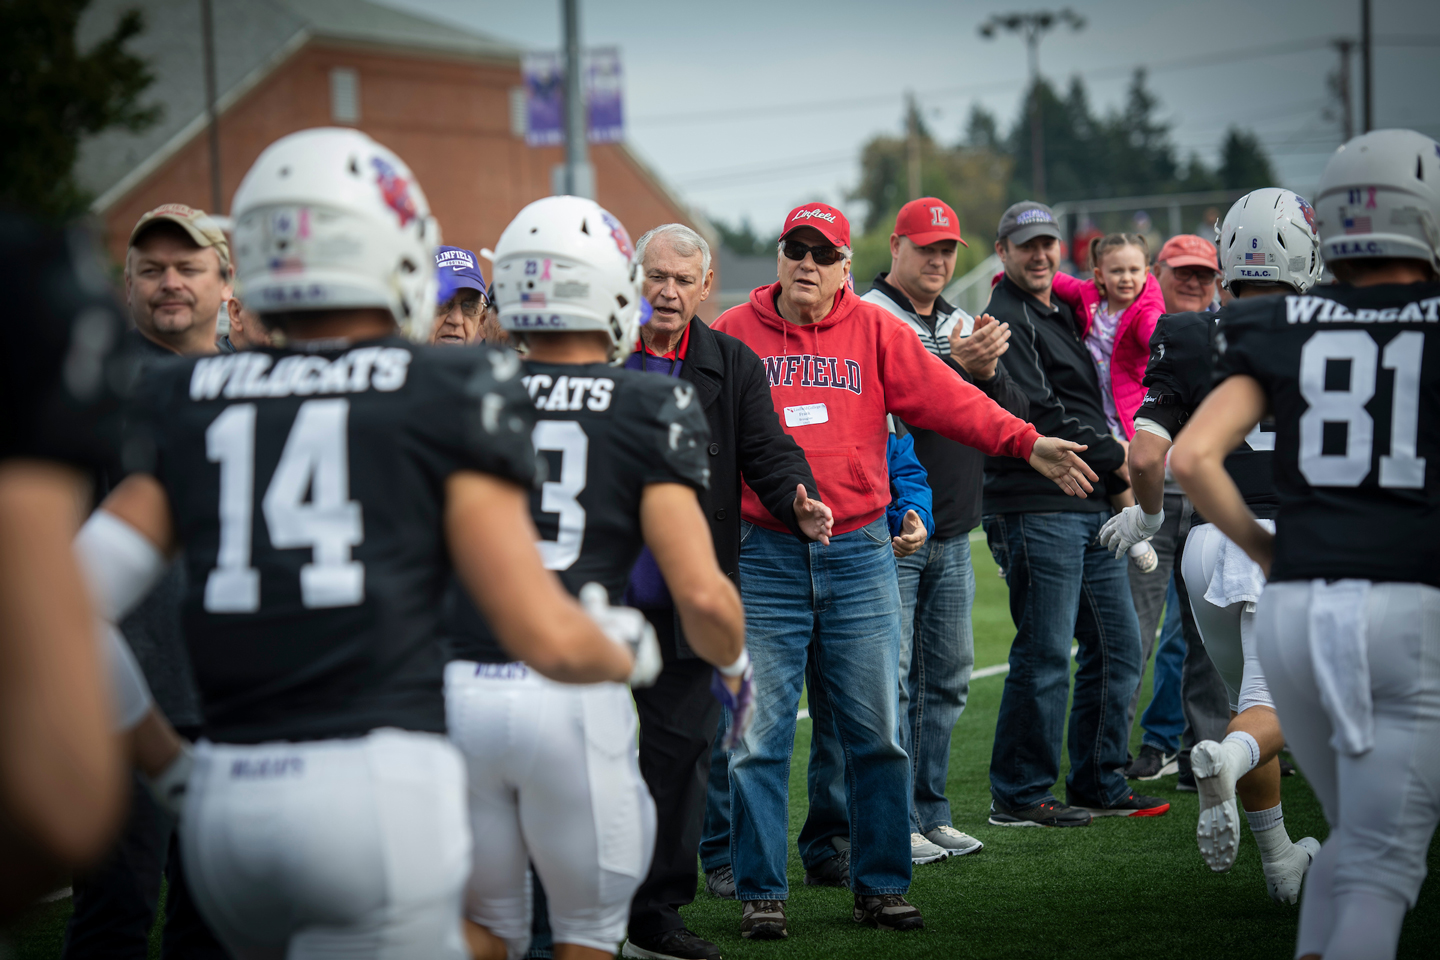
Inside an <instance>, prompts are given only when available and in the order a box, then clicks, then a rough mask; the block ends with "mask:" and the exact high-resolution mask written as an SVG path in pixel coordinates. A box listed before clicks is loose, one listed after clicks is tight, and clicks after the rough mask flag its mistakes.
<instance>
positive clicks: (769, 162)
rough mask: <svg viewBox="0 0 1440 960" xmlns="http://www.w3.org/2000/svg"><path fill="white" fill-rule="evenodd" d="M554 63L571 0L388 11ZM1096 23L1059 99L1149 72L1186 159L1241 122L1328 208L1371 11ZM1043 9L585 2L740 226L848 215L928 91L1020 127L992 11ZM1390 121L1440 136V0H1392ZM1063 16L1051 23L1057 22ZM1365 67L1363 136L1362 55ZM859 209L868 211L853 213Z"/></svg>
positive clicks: (1384, 59)
mask: <svg viewBox="0 0 1440 960" xmlns="http://www.w3.org/2000/svg"><path fill="white" fill-rule="evenodd" d="M382 2H385V3H388V4H389V5H391V6H395V7H400V8H402V9H407V10H410V11H412V12H415V13H420V14H423V15H426V16H429V17H432V18H435V19H441V20H448V21H452V22H455V23H458V24H462V25H464V26H466V27H469V28H471V29H474V30H479V31H483V32H486V33H490V34H493V35H495V36H497V37H500V38H502V39H505V40H508V41H510V42H512V43H514V44H516V45H517V46H520V47H523V48H525V49H535V50H540V49H556V48H558V46H559V43H560V40H559V37H560V15H559V10H560V2H559V0H526V2H523V3H517V2H515V0H382ZM1074 6H1075V8H1076V9H1077V10H1078V11H1079V12H1080V13H1081V14H1083V15H1084V16H1085V17H1086V18H1087V20H1088V24H1087V25H1086V27H1085V28H1084V29H1083V30H1082V31H1081V32H1079V33H1073V32H1071V31H1070V30H1069V29H1068V28H1061V29H1059V30H1057V31H1055V32H1053V33H1052V34H1050V35H1049V36H1048V37H1047V38H1046V39H1045V40H1044V42H1043V43H1042V45H1041V48H1040V69H1041V72H1042V73H1044V74H1045V76H1047V77H1048V78H1050V79H1051V80H1052V82H1055V83H1057V84H1059V85H1061V86H1064V85H1065V84H1067V83H1068V81H1069V78H1070V77H1071V76H1072V75H1074V74H1075V73H1080V74H1081V75H1083V76H1084V77H1085V79H1086V83H1087V86H1088V88H1089V90H1090V95H1091V102H1092V104H1093V106H1094V107H1095V109H1096V110H1097V112H1103V111H1105V110H1108V109H1110V108H1112V107H1117V106H1119V105H1120V104H1121V103H1122V101H1123V98H1124V93H1125V87H1126V85H1127V83H1128V76H1129V72H1130V70H1131V69H1133V68H1134V67H1135V66H1138V65H1145V66H1147V67H1149V68H1150V69H1151V71H1152V72H1151V84H1150V85H1151V89H1152V90H1154V91H1155V92H1156V93H1157V94H1158V95H1159V97H1160V100H1161V112H1162V116H1163V117H1164V118H1165V119H1167V120H1168V121H1169V122H1171V123H1172V124H1173V125H1174V139H1175V141H1176V142H1177V143H1178V144H1179V145H1180V147H1181V148H1182V151H1189V150H1192V149H1193V150H1198V151H1199V152H1200V153H1201V155H1202V156H1205V157H1206V158H1207V159H1210V160H1213V159H1214V154H1215V148H1216V146H1217V145H1218V143H1219V140H1220V138H1221V137H1222V136H1223V134H1224V131H1225V129H1226V127H1227V126H1229V125H1230V124H1232V123H1234V124H1239V125H1241V126H1245V127H1249V128H1252V129H1254V130H1255V131H1256V132H1257V133H1259V134H1260V136H1261V138H1262V140H1264V141H1265V143H1266V144H1267V146H1269V147H1270V149H1271V156H1272V159H1273V160H1274V163H1275V168H1276V171H1277V175H1278V176H1279V178H1280V180H1281V185H1282V186H1288V187H1290V188H1292V189H1294V190H1297V191H1298V192H1300V193H1302V194H1310V193H1312V192H1313V187H1314V185H1315V183H1316V181H1317V179H1318V178H1319V174H1320V170H1321V168H1322V167H1323V166H1324V163H1325V159H1326V157H1327V155H1328V153H1329V152H1330V151H1331V150H1333V149H1334V148H1335V146H1337V145H1338V144H1339V142H1340V132H1339V126H1338V124H1336V123H1334V122H1330V121H1327V120H1326V119H1324V117H1323V115H1322V114H1323V111H1324V110H1325V108H1326V106H1327V105H1328V104H1330V103H1331V98H1330V95H1329V93H1328V90H1327V88H1326V85H1325V76H1326V74H1327V73H1328V72H1330V71H1332V70H1334V69H1335V68H1336V65H1337V64H1338V61H1339V57H1338V54H1337V53H1336V52H1335V51H1334V49H1333V48H1331V47H1328V46H1326V42H1327V41H1328V40H1330V39H1332V38H1336V37H1344V36H1348V37H1354V36H1358V34H1359V29H1360V28H1359V8H1360V4H1359V2H1358V0H1207V2H1204V3H1197V2H1189V3H1166V2H1154V3H1149V4H1142V3H1136V2H1134V0H1098V2H1093V3H1075V4H1074ZM1037 8H1041V9H1043V8H1042V7H1040V5H1039V4H1035V3H1033V2H1026V3H1022V4H1019V5H1012V4H1010V3H1007V2H1005V0H990V2H982V3H973V2H955V0H890V2H888V3H877V2H873V0H871V2H862V0H817V2H803V3H793V2H790V3H787V2H777V0H726V2H724V3H708V4H703V5H702V4H687V3H680V2H674V0H609V2H601V0H581V16H580V19H581V34H582V39H583V42H584V43H585V44H586V45H602V44H603V45H611V44H613V45H617V46H619V47H620V48H621V54H622V58H623V61H624V69H625V75H626V76H625V96H626V102H625V109H626V111H627V118H626V122H627V139H628V140H629V141H630V144H631V146H632V147H633V148H634V149H635V150H636V151H637V152H638V153H639V155H640V156H641V157H642V158H644V159H645V160H646V161H648V162H649V163H650V164H651V165H653V166H654V167H655V169H656V170H657V171H658V172H659V173H660V175H661V176H662V177H664V178H665V180H666V181H667V182H668V183H669V184H670V185H671V186H672V187H673V188H674V189H675V190H676V191H677V192H679V193H680V195H681V196H682V197H684V198H685V199H686V200H687V201H688V202H690V203H691V204H692V205H694V206H695V207H697V208H699V209H700V210H702V211H704V212H705V213H706V214H708V215H710V216H714V217H718V218H721V219H724V220H727V221H730V222H732V223H734V222H738V221H739V220H740V219H741V218H742V217H749V218H751V220H752V221H753V222H754V224H755V225H756V227H757V228H760V229H762V230H765V231H769V230H770V229H773V228H774V227H775V226H777V225H778V223H779V220H780V218H781V217H782V216H783V215H784V213H785V211H786V210H787V209H789V207H790V206H792V205H794V204H796V203H800V202H804V201H806V200H810V199H824V200H828V201H830V202H835V203H840V202H842V200H843V197H844V194H845V192H846V191H847V190H848V189H850V188H851V187H853V185H854V184H855V183H856V181H857V179H858V169H859V165H858V162H857V161H858V156H859V151H860V148H861V146H862V145H863V144H864V143H865V141H866V140H867V139H869V138H870V137H872V136H874V135H875V134H880V133H891V134H894V133H898V132H899V131H900V126H901V119H902V111H903V107H902V102H903V101H902V98H903V94H904V91H906V90H907V89H908V90H913V91H915V93H916V95H917V97H918V98H919V101H920V104H921V108H922V109H923V110H924V111H925V116H926V120H927V122H928V123H929V125H930V129H931V131H932V132H933V133H934V134H935V135H936V137H937V138H938V139H940V140H941V141H942V142H946V143H949V142H954V141H955V140H957V139H959V136H960V133H961V131H962V129H963V127H964V123H965V119H966V117H967V116H968V114H969V111H970V106H971V104H972V103H980V104H983V105H984V106H985V107H986V108H987V109H989V110H991V111H993V112H995V113H996V114H997V115H998V116H999V117H1000V119H1001V123H1002V131H1003V130H1008V129H1009V125H1010V123H1011V122H1012V121H1013V119H1014V117H1015V116H1016V114H1017V112H1018V110H1019V108H1020V98H1021V96H1022V94H1023V91H1024V85H1025V76H1026V63H1025V48H1024V43H1023V41H1021V40H1020V39H1019V38H1018V37H1015V36H1012V35H1001V36H998V37H997V38H996V39H994V40H990V41H986V40H982V39H981V38H980V37H979V36H978V35H977V32H976V28H977V27H978V25H979V24H980V23H981V22H982V21H983V20H984V19H985V18H986V17H988V16H989V15H990V14H992V13H997V12H1011V11H1014V10H1029V9H1037ZM1373 8H1374V27H1373V29H1374V33H1375V35H1376V37H1377V40H1378V41H1380V42H1379V43H1377V46H1376V51H1375V125H1376V126H1377V127H1388V126H1403V127H1411V128H1413V129H1416V130H1419V131H1421V132H1423V133H1425V134H1428V135H1429V136H1432V137H1437V138H1440V96H1437V93H1440V3H1437V2H1435V0H1374V3H1373ZM1052 9H1053V8H1052ZM1353 60H1354V77H1355V83H1356V89H1355V95H1356V110H1357V117H1356V123H1357V126H1358V124H1359V122H1360V120H1359V115H1358V111H1359V73H1360V66H1359V57H1358V55H1357V56H1355V57H1354V58H1353ZM842 205H844V206H846V207H847V208H849V209H852V210H854V211H855V212H858V211H859V209H861V207H859V206H856V205H851V204H842Z"/></svg>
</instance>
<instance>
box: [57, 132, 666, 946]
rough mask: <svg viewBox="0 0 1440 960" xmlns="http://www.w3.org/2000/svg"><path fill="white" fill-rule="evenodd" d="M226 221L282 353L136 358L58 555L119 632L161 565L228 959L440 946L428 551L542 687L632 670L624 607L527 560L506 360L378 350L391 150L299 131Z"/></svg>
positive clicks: (404, 314) (454, 862)
mask: <svg viewBox="0 0 1440 960" xmlns="http://www.w3.org/2000/svg"><path fill="white" fill-rule="evenodd" d="M233 210H234V215H235V219H236V228H235V239H236V251H237V262H238V268H239V277H238V281H239V286H240V292H241V295H242V296H243V297H245V299H246V302H247V304H248V305H249V306H251V308H252V309H254V310H255V311H256V312H257V313H258V314H260V316H261V318H262V321H263V322H264V323H265V324H266V325H267V326H268V327H269V328H271V330H272V331H274V333H275V334H276V342H277V344H279V345H278V346H276V347H274V348H267V349H261V350H255V351H251V352H246V353H237V354H228V355H221V356H214V357H205V358H198V359H197V358H189V359H177V360H174V361H168V362H167V363H166V364H163V365H157V366H156V367H154V368H153V369H152V371H151V373H150V375H149V376H148V377H147V382H146V384H145V385H144V390H145V395H144V396H143V397H142V398H141V400H140V402H139V403H138V404H137V405H136V406H137V409H136V412H135V413H134V415H133V416H134V419H135V420H136V426H137V428H136V430H135V435H134V436H133V437H131V438H130V439H128V440H127V442H126V454H127V456H128V457H129V458H130V459H131V460H132V461H134V463H133V464H132V465H133V466H134V467H135V468H136V472H134V473H132V474H131V475H130V476H129V477H128V478H127V479H126V480H125V481H124V482H123V483H122V484H121V485H120V486H119V487H118V488H117V489H116V490H115V491H114V493H112V494H111V495H110V497H109V498H107V500H106V502H105V503H104V504H103V506H102V508H101V509H100V510H99V511H97V512H96V514H95V515H94V516H93V517H92V518H91V520H90V521H88V523H87V525H86V528H87V530H86V533H85V534H82V537H81V538H80V545H81V547H82V549H84V550H85V551H86V553H87V554H89V555H90V559H89V562H90V563H91V564H92V566H100V567H106V568H109V569H111V570H113V571H116V574H115V576H114V581H115V585H114V590H113V594H112V596H111V598H110V600H111V603H112V604H113V607H112V609H113V611H114V614H113V615H114V616H117V617H118V616H120V615H123V613H124V610H125V609H126V608H127V607H128V606H130V605H133V603H134V602H135V601H137V600H138V599H139V598H140V597H141V596H143V594H144V592H145V590H146V589H147V586H148V585H149V584H150V583H153V581H154V578H155V577H156V576H158V575H159V574H160V572H162V571H163V569H164V565H165V561H164V559H163V557H164V556H165V555H166V554H169V553H171V552H174V551H177V550H180V549H181V548H183V550H184V557H185V562H186V565H187V567H188V582H189V591H188V595H187V596H186V598H185V602H184V611H183V621H184V626H185V632H186V641H187V645H188V647H189V650H190V655H191V661H192V663H193V665H194V669H195V675H196V680H197V684H198V687H199V690H200V694H201V700H202V706H203V709H204V714H205V722H204V730H205V739H204V740H202V741H201V742H200V743H199V744H197V746H196V749H195V756H194V769H193V772H192V774H191V775H190V777H189V781H188V782H189V792H188V794H187V796H186V797H185V800H184V805H183V809H182V817H181V824H180V839H181V849H182V853H183V855H184V858H185V864H186V874H187V877H188V878H189V881H190V884H191V887H192V890H193V892H194V894H195V899H196V901H197V903H198V905H199V907H200V908H201V911H202V913H203V914H204V915H205V917H206V919H207V920H208V921H209V923H210V926H211V927H212V928H213V929H214V931H215V933H216V934H217V935H218V936H219V937H220V939H221V940H222V941H223V942H224V943H225V945H226V947H227V948H228V949H229V950H230V951H231V953H233V954H234V955H235V956H236V957H238V958H241V960H245V958H251V957H256V958H258V957H267V958H268V957H275V956H280V955H284V956H287V957H290V958H297V957H314V956H320V955H325V956H332V955H335V954H339V953H344V954H345V955H346V956H354V957H375V958H381V957H384V958H391V957H393V958H397V960H398V958H402V957H405V958H408V957H420V956H424V957H452V958H459V957H463V956H464V955H465V948H464V940H463V934H462V929H461V896H462V891H463V886H464V880H465V876H466V873H467V871H468V868H469V845H470V836H469V828H468V824H467V822H466V817H465V810H464V799H463V798H464V768H463V761H462V760H461V758H460V757H459V755H458V753H457V752H456V751H455V750H454V748H453V747H452V746H451V745H450V744H449V742H448V740H447V739H446V738H445V736H444V732H445V713H444V700H443V669H444V652H443V649H442V645H441V643H440V637H439V623H438V619H439V618H438V609H439V606H440V601H441V597H442V594H443V591H444V588H445V585H446V584H447V582H448V580H449V577H450V575H451V569H452V564H453V567H454V569H455V570H456V571H457V572H458V574H459V576H460V577H461V579H462V581H463V582H464V583H465V584H466V585H467V586H468V587H469V588H471V589H472V590H473V592H474V594H475V597H476V599H477V600H478V601H479V603H480V605H481V608H482V609H483V610H484V611H485V614H486V616H487V617H488V618H489V621H490V623H491V624H493V625H494V627H495V631H496V634H497V635H498V636H499V638H500V640H501V642H502V643H504V644H505V646H506V647H507V649H510V650H511V651H512V652H513V653H514V655H516V656H523V657H525V658H526V659H527V660H528V661H529V662H530V663H532V664H533V665H535V666H536V668H538V669H539V670H542V671H543V672H545V673H546V674H548V675H550V676H553V677H556V678H558V679H562V680H570V681H576V682H593V681H598V680H622V679H624V678H626V677H627V676H630V675H631V673H632V670H633V669H634V660H635V658H634V656H633V654H632V653H631V648H632V646H640V645H641V644H640V642H639V641H640V638H641V637H643V632H642V631H638V630H637V629H636V628H635V626H634V619H635V618H639V617H640V615H639V614H638V613H637V612H635V611H628V613H630V614H632V615H633V616H632V617H630V618H627V617H625V616H623V614H624V613H626V612H627V611H609V610H607V609H602V606H603V605H601V604H595V606H596V608H597V612H598V613H599V614H600V615H601V616H602V617H603V618H604V619H605V620H606V621H607V622H608V624H609V629H610V630H611V631H612V632H614V633H615V634H617V635H618V637H619V639H620V640H621V641H622V642H612V640H611V639H609V638H608V637H607V636H606V634H605V633H604V632H602V631H601V629H600V628H599V627H598V626H597V625H596V623H595V621H594V620H592V619H591V618H590V617H588V616H586V614H585V612H584V611H583V610H582V609H581V608H580V606H579V605H578V604H577V603H575V602H574V600H573V599H572V598H571V597H570V596H569V595H568V594H566V593H565V591H564V590H563V589H562V588H561V586H560V584H559V581H558V580H557V579H556V578H555V577H554V576H553V575H551V574H549V573H548V572H546V571H545V569H544V566H543V564H542V563H541V560H540V556H539V553H538V552H537V551H536V549H535V547H534V538H535V534H534V527H533V525H532V524H531V522H530V519H529V511H528V510H527V509H526V507H527V502H526V497H527V491H528V488H529V486H530V485H531V482H532V479H533V476H534V470H535V455H534V450H533V448H532V447H531V445H530V429H531V425H532V423H533V419H534V413H533V408H532V406H531V404H530V403H529V397H528V395H527V394H526V393H525V390H524V387H523V385H522V384H521V382H520V376H519V375H520V370H519V363H518V361H517V360H516V358H515V357H514V356H513V354H508V353H501V352H496V351H492V350H490V349H488V348H476V349H473V350H464V351H459V350H449V351H446V350H436V349H432V348H429V347H420V346H416V345H415V344H414V343H412V342H410V341H407V340H406V339H403V338H401V337H399V336H397V335H396V334H397V325H399V326H400V327H401V328H403V329H404V331H405V332H406V333H407V334H408V335H409V336H410V338H411V340H419V341H424V340H426V339H428V336H429V334H430V328H431V325H432V321H433V304H434V274H433V271H432V261H431V248H432V247H433V246H434V245H435V244H436V243H438V242H439V236H438V233H439V230H438V226H437V225H436V223H435V220H434V219H433V218H432V217H431V215H430V211H429V209H428V206H427V204H426V201H425V197H424V195H423V194H422V193H421V191H420V189H419V186H418V185H417V184H416V183H415V182H414V179H413V177H412V175H411V173H410V171H409V169H408V168H407V167H406V166H405V164H404V162H403V161H401V160H400V159H399V158H398V157H396V156H395V155H394V154H393V153H391V152H390V151H389V150H387V149H385V148H384V147H381V146H380V145H379V144H377V143H375V142H374V141H373V140H371V139H370V138H369V137H367V136H365V135H364V134H361V133H359V132H358V131H354V130H341V129H318V130H307V131H302V132H300V133H296V134H292V135H290V136H288V137H285V138H283V139H281V140H280V141H277V142H276V143H274V144H272V145H271V146H270V147H269V148H267V149H266V151H265V152H264V153H263V154H261V156H260V158H259V159H258V160H257V161H256V163H255V165H254V166H253V167H252V168H251V170H250V171H249V173H247V174H246V176H245V179H244V181H243V182H242V183H241V186H240V189H239V191H238V192H237V194H236V197H235V202H234V204H233ZM641 622H642V623H643V618H641ZM631 641H634V643H633V644H632V643H631ZM653 642H654V641H653V636H652V637H651V638H650V643H651V644H652V645H653ZM656 655H657V656H658V654H656Z"/></svg>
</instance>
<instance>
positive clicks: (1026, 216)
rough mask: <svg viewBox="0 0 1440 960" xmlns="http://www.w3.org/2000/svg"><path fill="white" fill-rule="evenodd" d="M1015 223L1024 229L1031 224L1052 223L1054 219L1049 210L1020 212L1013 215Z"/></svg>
mask: <svg viewBox="0 0 1440 960" xmlns="http://www.w3.org/2000/svg"><path fill="white" fill-rule="evenodd" d="M1015 222H1016V223H1017V224H1019V225H1020V226H1022V227H1024V226H1028V225H1030V224H1032V223H1054V222H1055V218H1054V217H1052V216H1050V211H1049V210H1022V211H1020V212H1019V213H1018V214H1016V215H1015Z"/></svg>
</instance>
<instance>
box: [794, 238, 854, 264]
mask: <svg viewBox="0 0 1440 960" xmlns="http://www.w3.org/2000/svg"><path fill="white" fill-rule="evenodd" d="M780 250H781V252H782V253H784V254H785V259H787V260H804V259H805V254H807V253H808V254H810V256H811V257H812V258H814V260H815V266H817V267H828V266H830V265H831V264H832V263H839V262H840V261H841V260H844V259H845V254H843V253H841V252H840V250H839V249H838V248H836V247H832V246H830V245H829V244H828V243H822V244H820V245H819V246H814V247H812V246H810V245H809V244H805V243H801V242H800V241H799V240H785V241H783V242H782V243H781V245H780Z"/></svg>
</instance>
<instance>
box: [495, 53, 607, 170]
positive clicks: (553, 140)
mask: <svg viewBox="0 0 1440 960" xmlns="http://www.w3.org/2000/svg"><path fill="white" fill-rule="evenodd" d="M520 69H521V72H522V75H523V77H524V79H525V142H526V143H528V144H529V145H530V146H532V147H556V146H560V145H562V144H563V143H564V142H565V62H564V60H563V58H561V56H560V55H559V54H557V53H527V54H525V56H524V58H523V59H522V60H521V67H520ZM582 69H583V70H584V76H585V99H586V103H587V105H588V108H589V109H588V111H587V114H588V117H587V119H588V128H589V129H588V134H589V136H588V139H589V141H590V142H591V143H618V142H620V141H621V140H623V139H625V115H624V92H625V91H624V83H623V75H622V73H621V70H620V50H619V48H618V47H601V48H598V49H595V50H587V51H585V54H584V58H583V64H582Z"/></svg>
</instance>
